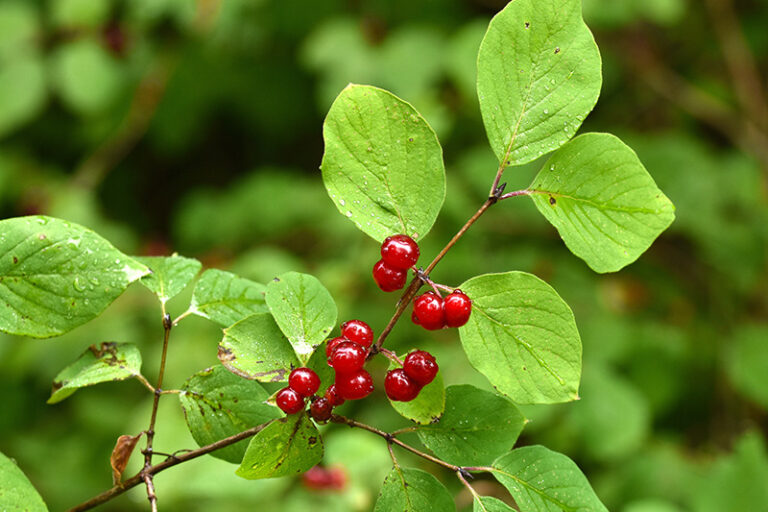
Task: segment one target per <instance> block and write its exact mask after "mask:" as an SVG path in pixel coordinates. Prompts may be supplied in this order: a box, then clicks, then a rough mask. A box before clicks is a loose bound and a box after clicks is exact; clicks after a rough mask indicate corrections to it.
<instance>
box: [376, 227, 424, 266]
mask: <svg viewBox="0 0 768 512" xmlns="http://www.w3.org/2000/svg"><path fill="white" fill-rule="evenodd" d="M381 259H382V260H384V263H386V264H387V265H389V266H390V267H392V268H397V269H401V270H408V269H409V268H411V267H412V266H414V265H415V264H416V262H417V261H418V260H419V244H417V243H416V242H414V241H413V238H411V237H409V236H408V235H392V236H388V237H387V238H386V239H384V243H382V244H381Z"/></svg>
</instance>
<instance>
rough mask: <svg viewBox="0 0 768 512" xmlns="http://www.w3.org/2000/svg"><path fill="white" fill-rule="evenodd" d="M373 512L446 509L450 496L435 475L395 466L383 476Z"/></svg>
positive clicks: (450, 506) (452, 507) (450, 503)
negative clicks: (382, 482) (382, 483)
mask: <svg viewBox="0 0 768 512" xmlns="http://www.w3.org/2000/svg"><path fill="white" fill-rule="evenodd" d="M373 510H374V512H393V511H395V510H396V511H397V512H432V511H435V512H437V511H439V512H448V511H450V510H456V505H455V504H454V503H453V497H452V496H451V494H450V493H449V492H448V489H446V488H445V486H444V485H443V484H441V483H440V482H439V481H438V480H437V478H435V477H434V476H432V475H430V474H429V473H427V472H425V471H421V470H420V469H408V468H400V467H397V466H396V467H394V468H392V471H390V473H389V474H388V475H387V478H386V479H385V480H384V485H382V486H381V492H380V493H379V497H378V499H377V500H376V507H375V508H374V509H373Z"/></svg>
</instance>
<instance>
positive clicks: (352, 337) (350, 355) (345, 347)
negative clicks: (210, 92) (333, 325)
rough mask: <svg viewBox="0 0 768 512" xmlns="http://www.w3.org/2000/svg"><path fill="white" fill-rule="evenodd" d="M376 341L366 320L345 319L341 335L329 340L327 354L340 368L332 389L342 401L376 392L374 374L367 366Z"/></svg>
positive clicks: (329, 363)
mask: <svg viewBox="0 0 768 512" xmlns="http://www.w3.org/2000/svg"><path fill="white" fill-rule="evenodd" d="M372 344H373V330H372V329H371V327H370V326H369V325H368V324H366V323H365V322H363V321H362V320H349V321H347V322H344V323H343V324H342V325H341V336H339V337H337V338H333V339H332V340H331V341H329V342H328V345H327V346H326V348H325V355H326V356H328V365H329V366H331V367H332V368H333V369H334V370H335V371H336V376H335V378H334V383H333V386H331V388H333V391H334V394H335V395H336V396H338V397H339V398H340V399H341V400H342V402H343V401H344V400H359V399H361V398H365V397H366V396H368V395H369V394H370V393H371V391H373V379H372V378H371V374H370V373H368V372H367V371H366V370H365V369H364V368H363V366H365V360H366V358H367V357H368V349H369V348H370V346H371V345H372ZM329 389H330V388H329Z"/></svg>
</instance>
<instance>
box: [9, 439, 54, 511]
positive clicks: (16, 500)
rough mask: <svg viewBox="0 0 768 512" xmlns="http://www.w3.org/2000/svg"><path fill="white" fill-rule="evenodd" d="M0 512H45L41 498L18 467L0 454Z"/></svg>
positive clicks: (45, 508)
mask: <svg viewBox="0 0 768 512" xmlns="http://www.w3.org/2000/svg"><path fill="white" fill-rule="evenodd" d="M0 510H2V511H3V512H47V511H48V507H46V506H45V503H44V502H43V498H41V497H40V494H38V492H37V490H36V489H35V488H34V487H33V486H32V483H31V482H30V481H29V479H28V478H27V477H26V475H25V474H24V473H23V472H22V471H21V469H19V467H18V466H17V465H16V464H15V463H14V462H13V461H12V460H11V459H9V458H8V457H6V456H5V455H3V454H2V453H0Z"/></svg>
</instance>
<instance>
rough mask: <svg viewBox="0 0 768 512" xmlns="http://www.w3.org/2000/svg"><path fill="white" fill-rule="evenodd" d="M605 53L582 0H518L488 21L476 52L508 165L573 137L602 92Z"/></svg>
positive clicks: (489, 127)
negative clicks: (583, 10)
mask: <svg viewBox="0 0 768 512" xmlns="http://www.w3.org/2000/svg"><path fill="white" fill-rule="evenodd" d="M600 68H601V63H600V53H599V51H598V49H597V45H596V44H595V40H594V38H593V37H592V33H591V32H590V31H589V28H587V26H586V25H585V24H584V20H583V19H582V17H581V1H580V0H514V1H513V2H509V4H507V6H506V7H505V8H504V9H503V10H502V11H501V12H499V13H498V14H497V15H496V16H495V17H494V18H493V19H492V20H491V23H490V25H489V26H488V32H487V33H486V34H485V38H484V39H483V42H482V44H481V45H480V53H479V54H478V58H477V94H478V97H479V98H480V110H481V112H482V114H483V122H484V123H485V130H486V132H487V134H488V140H489V141H490V143H491V148H493V151H494V153H495V154H496V156H497V157H498V159H499V161H500V162H504V166H505V167H506V166H508V165H520V164H524V163H526V162H530V161H532V160H535V159H536V158H538V157H540V156H541V155H543V154H544V153H548V152H550V151H553V150H555V149H557V148H558V147H559V146H561V145H562V144H563V143H565V142H566V141H567V140H568V139H570V138H571V137H573V135H574V134H575V133H576V130H577V129H578V128H579V126H580V125H581V123H582V121H583V120H584V118H585V117H586V116H587V114H589V112H590V111H591V110H592V107H594V106H595V103H596V102H597V97H598V96H599V95H600V86H601V84H602V77H601V74H600V73H601V71H600Z"/></svg>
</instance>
